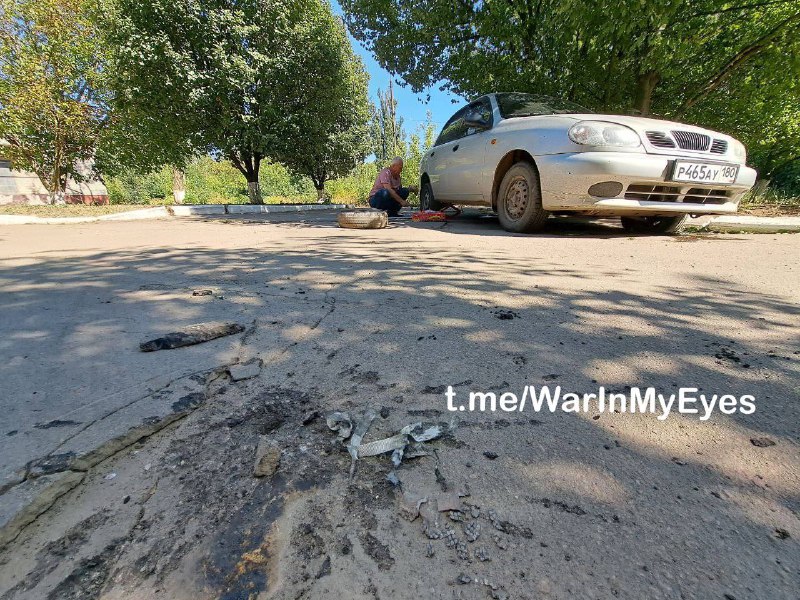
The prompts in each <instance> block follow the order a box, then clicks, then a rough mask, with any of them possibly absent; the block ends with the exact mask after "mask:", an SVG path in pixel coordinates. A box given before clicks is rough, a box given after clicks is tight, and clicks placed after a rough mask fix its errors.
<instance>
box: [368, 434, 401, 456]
mask: <svg viewBox="0 0 800 600" xmlns="http://www.w3.org/2000/svg"><path fill="white" fill-rule="evenodd" d="M407 444H408V438H407V437H406V436H405V435H395V436H392V437H388V438H384V439H382V440H377V441H375V442H370V443H368V444H362V445H361V446H359V447H358V458H365V457H367V456H376V455H378V454H383V453H385V452H391V451H393V450H397V449H398V448H405V447H406V445H407Z"/></svg>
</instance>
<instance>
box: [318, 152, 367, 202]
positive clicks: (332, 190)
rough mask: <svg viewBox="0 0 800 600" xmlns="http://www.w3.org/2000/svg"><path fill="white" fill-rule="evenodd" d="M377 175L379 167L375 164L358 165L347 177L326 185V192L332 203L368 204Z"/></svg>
mask: <svg viewBox="0 0 800 600" xmlns="http://www.w3.org/2000/svg"><path fill="white" fill-rule="evenodd" d="M377 175H378V167H377V165H376V164H375V163H374V162H371V163H364V164H362V165H358V166H357V167H356V168H355V169H354V170H353V172H352V173H351V174H350V175H348V176H347V177H340V178H339V179H332V180H331V181H328V182H327V183H326V184H325V191H326V192H327V195H328V196H329V197H330V199H331V201H332V202H340V203H352V204H360V203H366V201H367V195H368V194H369V191H370V189H372V184H373V183H375V177H377Z"/></svg>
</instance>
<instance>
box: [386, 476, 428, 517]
mask: <svg viewBox="0 0 800 600" xmlns="http://www.w3.org/2000/svg"><path fill="white" fill-rule="evenodd" d="M392 472H394V471H392ZM427 501H428V497H427V496H415V495H413V494H403V495H402V496H401V497H400V513H401V514H402V515H403V516H404V517H405V518H406V519H408V520H409V521H413V520H414V519H416V518H417V517H418V516H419V513H420V510H419V509H420V507H421V506H422V505H423V504H425V503H426V502H427Z"/></svg>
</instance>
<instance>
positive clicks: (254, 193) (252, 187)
mask: <svg viewBox="0 0 800 600" xmlns="http://www.w3.org/2000/svg"><path fill="white" fill-rule="evenodd" d="M247 197H248V198H250V204H264V198H262V197H261V184H260V183H258V178H256V180H255V181H250V179H249V178H248V180H247Z"/></svg>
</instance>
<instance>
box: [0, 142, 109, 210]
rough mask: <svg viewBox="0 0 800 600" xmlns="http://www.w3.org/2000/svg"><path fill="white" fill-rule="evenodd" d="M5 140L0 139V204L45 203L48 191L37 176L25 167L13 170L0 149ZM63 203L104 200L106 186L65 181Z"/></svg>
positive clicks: (100, 202) (106, 191)
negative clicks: (25, 169) (23, 169)
mask: <svg viewBox="0 0 800 600" xmlns="http://www.w3.org/2000/svg"><path fill="white" fill-rule="evenodd" d="M8 145H9V144H8V142H6V141H5V140H0V204H49V203H50V194H48V192H47V190H46V189H45V187H44V186H43V185H42V182H41V181H40V180H39V177H38V176H37V175H36V174H35V173H29V172H27V171H15V170H14V169H13V166H14V165H12V164H11V161H10V160H9V159H8V158H7V157H6V156H5V154H4V152H3V150H4V148H5V147H6V146H8ZM64 200H65V201H66V202H67V204H108V190H107V189H106V186H104V185H103V184H102V182H100V181H96V180H92V181H86V182H83V183H78V182H76V181H72V180H71V179H70V180H68V181H67V191H66V194H65V196H64Z"/></svg>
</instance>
